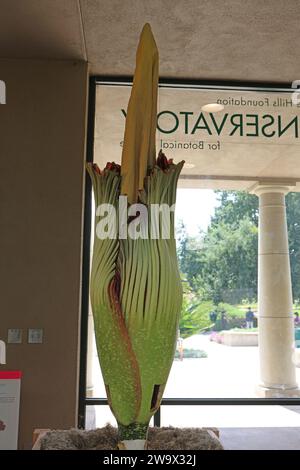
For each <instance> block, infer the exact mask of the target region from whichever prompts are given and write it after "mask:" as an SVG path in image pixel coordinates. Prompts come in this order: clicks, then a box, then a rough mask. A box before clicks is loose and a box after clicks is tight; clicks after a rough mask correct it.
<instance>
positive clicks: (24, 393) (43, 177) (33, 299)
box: [0, 60, 87, 448]
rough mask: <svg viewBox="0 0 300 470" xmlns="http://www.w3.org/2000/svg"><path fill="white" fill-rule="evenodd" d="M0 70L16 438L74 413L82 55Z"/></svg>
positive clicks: (3, 293) (2, 291)
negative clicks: (39, 336) (17, 335)
mask: <svg viewBox="0 0 300 470" xmlns="http://www.w3.org/2000/svg"><path fill="white" fill-rule="evenodd" d="M0 79H1V80H4V81H5V82H6V87H7V104H6V105H0V339H4V340H6V339H7V329H8V328H23V343H22V344H19V345H8V346H7V365H6V366H0V369H1V370H3V369H8V370H13V369H20V370H21V371H22V372H23V379H22V389H21V413H20V437H19V447H20V448H24V447H25V448H26V447H29V446H30V444H31V438H32V431H33V429H34V428H36V427H38V428H43V427H50V428H67V427H70V426H74V425H75V424H76V421H77V416H76V414H77V398H78V397H77V390H78V355H79V350H78V347H79V309H80V275H81V273H80V268H81V236H82V193H83V174H84V153H85V135H86V100H87V64H85V63H80V62H77V63H76V62H72V61H28V60H1V61H0ZM29 327H31V328H34V327H37V328H38V327H39V328H44V343H43V344H41V345H37V344H32V345H30V344H27V329H28V328H29Z"/></svg>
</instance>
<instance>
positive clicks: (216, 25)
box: [0, 0, 300, 83]
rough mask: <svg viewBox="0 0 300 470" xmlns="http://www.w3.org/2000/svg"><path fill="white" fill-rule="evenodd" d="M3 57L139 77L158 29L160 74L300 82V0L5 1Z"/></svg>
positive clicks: (1, 1)
mask: <svg viewBox="0 0 300 470" xmlns="http://www.w3.org/2000/svg"><path fill="white" fill-rule="evenodd" d="M0 7H1V14H0V57H2V58H24V59H25V58H31V59H32V58H33V59H75V60H88V62H89V63H90V73H91V74H93V75H94V74H98V75H119V76H120V75H132V74H133V71H134V62H135V50H136V46H137V42H138V37H139V33H140V31H141V29H142V26H143V24H144V23H145V22H149V23H150V24H151V26H152V29H153V32H154V35H155V38H156V42H157V44H158V48H159V51H160V76H161V77H172V78H191V79H209V80H213V79H219V80H221V79H222V80H241V81H246V80H247V81H249V80H250V81H255V82H258V81H265V82H286V83H289V82H291V81H293V80H295V79H300V60H299V55H300V50H299V48H298V40H299V35H300V21H299V20H300V10H299V0H276V1H274V0H264V1H262V0H151V1H149V0H22V1H20V0H0Z"/></svg>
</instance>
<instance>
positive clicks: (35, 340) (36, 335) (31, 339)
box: [28, 328, 43, 344]
mask: <svg viewBox="0 0 300 470" xmlns="http://www.w3.org/2000/svg"><path fill="white" fill-rule="evenodd" d="M42 342H43V329H42V328H29V329H28V343H30V344H41V343H42Z"/></svg>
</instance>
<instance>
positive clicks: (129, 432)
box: [118, 423, 149, 441]
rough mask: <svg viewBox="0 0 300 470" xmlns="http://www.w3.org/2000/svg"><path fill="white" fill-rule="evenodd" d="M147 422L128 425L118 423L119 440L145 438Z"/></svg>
mask: <svg viewBox="0 0 300 470" xmlns="http://www.w3.org/2000/svg"><path fill="white" fill-rule="evenodd" d="M148 427H149V425H148V424H141V423H131V424H128V426H124V425H123V424H120V423H118V437H119V441H131V440H135V439H144V440H146V439H147V434H148Z"/></svg>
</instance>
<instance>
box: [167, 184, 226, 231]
mask: <svg viewBox="0 0 300 470" xmlns="http://www.w3.org/2000/svg"><path fill="white" fill-rule="evenodd" d="M217 205H218V202H217V197H216V194H215V193H214V191H213V190H211V189H190V188H189V189H187V188H179V189H177V199H176V210H175V219H176V224H177V223H178V222H179V221H180V220H182V221H183V223H184V224H185V226H186V229H187V233H188V234H189V235H190V236H196V235H197V234H198V233H199V229H201V230H206V229H207V227H208V225H209V223H210V219H211V216H212V215H213V214H214V208H215V207H216V206H217Z"/></svg>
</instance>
